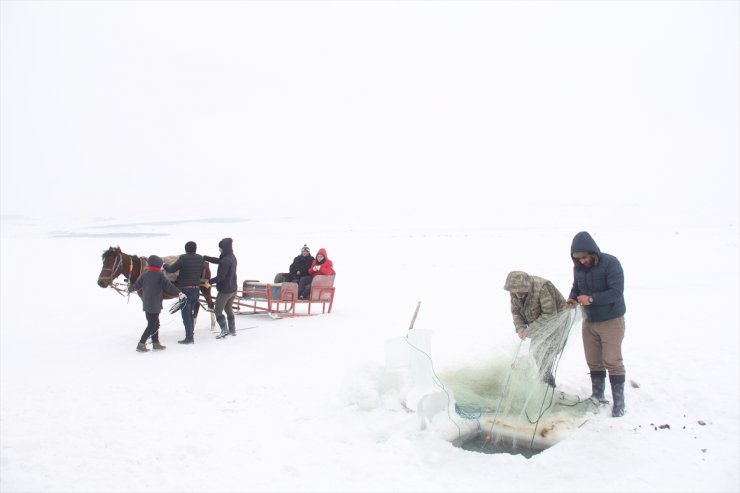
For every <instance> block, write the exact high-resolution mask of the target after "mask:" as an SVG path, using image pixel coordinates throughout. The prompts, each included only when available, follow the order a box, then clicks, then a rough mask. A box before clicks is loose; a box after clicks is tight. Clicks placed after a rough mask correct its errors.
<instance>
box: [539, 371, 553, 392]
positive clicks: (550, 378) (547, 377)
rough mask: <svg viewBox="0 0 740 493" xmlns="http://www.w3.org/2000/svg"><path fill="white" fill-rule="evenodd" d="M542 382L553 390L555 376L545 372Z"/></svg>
mask: <svg viewBox="0 0 740 493" xmlns="http://www.w3.org/2000/svg"><path fill="white" fill-rule="evenodd" d="M542 381H543V382H545V383H546V384H547V385H549V386H550V387H552V388H553V389H554V388H555V376H554V375H553V374H552V372H549V371H548V372H545V374H544V375H543V377H542Z"/></svg>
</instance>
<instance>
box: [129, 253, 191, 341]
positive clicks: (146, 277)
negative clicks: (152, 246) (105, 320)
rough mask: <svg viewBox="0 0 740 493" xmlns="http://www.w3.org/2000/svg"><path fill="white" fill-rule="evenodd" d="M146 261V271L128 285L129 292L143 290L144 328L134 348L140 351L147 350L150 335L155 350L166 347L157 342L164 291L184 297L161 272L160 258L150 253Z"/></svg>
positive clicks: (161, 262)
mask: <svg viewBox="0 0 740 493" xmlns="http://www.w3.org/2000/svg"><path fill="white" fill-rule="evenodd" d="M147 261H148V263H149V267H147V269H146V272H144V273H143V274H142V275H141V276H139V278H138V279H137V280H136V282H135V283H133V284H132V285H130V286H129V287H128V291H129V293H131V292H134V291H138V290H140V289H141V290H142V291H143V293H142V298H141V300H142V304H143V308H144V313H145V314H146V329H144V333H143V334H141V339H139V344H137V346H136V350H137V351H139V352H141V353H145V352H147V351H149V350H148V349H147V347H146V340H147V339H149V338H150V337H151V338H152V345H153V348H154V350H155V351H161V350H163V349H166V346H163V345H161V344H160V343H159V313H160V312H161V311H162V297H163V295H164V293H165V292H166V293H168V294H171V295H172V296H178V295H179V297H180V298H184V297H185V295H184V294H183V293H181V292H180V290H179V289H177V288H176V287H175V285H174V284H172V283H171V282H170V280H169V279H167V276H165V275H164V273H163V272H162V264H163V263H164V262H163V261H162V259H161V258H159V257H157V256H156V255H151V256H149V259H148V260H147Z"/></svg>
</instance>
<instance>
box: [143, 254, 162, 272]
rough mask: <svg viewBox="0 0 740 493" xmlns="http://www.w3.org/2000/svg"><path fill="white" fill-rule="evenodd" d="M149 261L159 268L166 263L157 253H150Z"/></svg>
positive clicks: (152, 265)
mask: <svg viewBox="0 0 740 493" xmlns="http://www.w3.org/2000/svg"><path fill="white" fill-rule="evenodd" d="M147 263H148V264H149V265H150V266H151V267H157V268H159V269H161V268H162V265H163V264H164V262H163V261H162V259H161V258H159V257H157V256H156V255H149V259H147Z"/></svg>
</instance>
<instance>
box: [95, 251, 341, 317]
mask: <svg viewBox="0 0 740 493" xmlns="http://www.w3.org/2000/svg"><path fill="white" fill-rule="evenodd" d="M177 258H178V257H177V256H165V257H162V259H163V260H164V262H165V263H167V264H172V263H174V262H175V261H176V260H177ZM102 259H103V267H102V269H101V271H100V274H99V275H98V286H100V287H101V288H108V287H110V288H113V289H114V290H116V291H117V292H118V293H119V294H121V295H122V296H128V294H129V293H128V290H127V286H128V284H133V283H134V282H136V280H137V279H138V278H139V276H140V275H141V274H142V272H144V271H146V268H147V258H146V257H141V256H136V255H130V254H127V253H124V252H122V251H121V249H120V247H110V248H108V250H106V251H104V252H103V255H102ZM165 274H166V275H167V276H168V278H169V279H170V281H173V282H174V281H175V280H176V279H177V273H174V274H169V273H165ZM119 276H123V277H124V278H125V279H126V282H125V283H121V282H118V281H117V280H116V279H117V278H118V277H119ZM210 278H211V270H210V266H209V263H208V262H205V261H204V262H203V271H202V273H201V279H202V280H203V283H202V284H201V286H200V300H199V304H197V305H195V309H194V310H193V318H196V317H197V316H198V311H199V309H200V308H201V307H203V309H205V310H206V311H209V312H210V313H211V329H212V330H213V329H214V327H215V316H214V314H213V307H214V301H213V298H212V296H211V287H210V285H208V284H207V280H208V279H210ZM334 278H335V276H333V275H332V276H323V275H317V276H315V277H314V278H313V280H312V282H311V292H310V295H309V296H308V298H307V299H305V300H304V299H299V298H298V284H297V283H295V282H283V283H261V282H259V281H254V280H248V281H244V282H243V284H242V289H241V290H240V291H237V294H236V298H235V299H234V304H233V307H234V311H235V312H236V313H237V314H259V313H262V314H267V315H270V316H271V317H273V318H280V317H283V316H287V317H296V316H302V315H311V314H312V313H311V310H312V308H313V307H314V306H316V305H321V313H331V309H332V306H333V304H334V289H335V288H334ZM169 298H171V297H170V296H169V295H165V299H169ZM297 307H307V309H308V310H307V313H303V312H299V311H297V310H296V308H297Z"/></svg>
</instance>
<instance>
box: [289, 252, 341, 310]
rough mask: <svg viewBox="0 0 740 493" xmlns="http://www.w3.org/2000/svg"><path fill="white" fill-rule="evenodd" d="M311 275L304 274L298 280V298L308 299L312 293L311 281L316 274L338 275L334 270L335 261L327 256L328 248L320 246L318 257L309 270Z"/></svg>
mask: <svg viewBox="0 0 740 493" xmlns="http://www.w3.org/2000/svg"><path fill="white" fill-rule="evenodd" d="M308 273H309V274H310V275H308V276H302V277H301V280H300V281H298V299H301V300H307V299H308V297H309V296H310V294H311V282H312V281H313V278H314V276H318V275H322V276H333V275H336V272H334V263H333V262H332V261H331V260H329V258H328V257H327V256H326V249H324V248H319V251H318V252H317V253H316V258H315V259H314V261H313V262H312V263H311V268H310V269H309V270H308Z"/></svg>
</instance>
